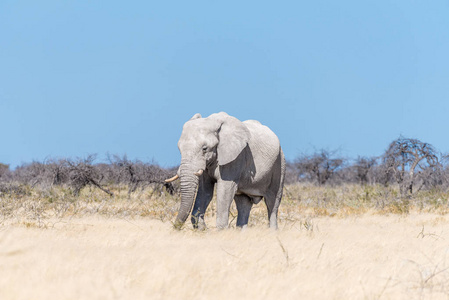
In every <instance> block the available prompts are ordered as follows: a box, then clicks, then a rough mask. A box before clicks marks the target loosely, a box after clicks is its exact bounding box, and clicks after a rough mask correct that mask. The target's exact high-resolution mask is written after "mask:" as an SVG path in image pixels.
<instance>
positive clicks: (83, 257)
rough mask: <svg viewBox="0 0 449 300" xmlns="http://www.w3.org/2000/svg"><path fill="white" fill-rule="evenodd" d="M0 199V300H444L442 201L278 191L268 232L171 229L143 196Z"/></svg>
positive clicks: (92, 193)
mask: <svg viewBox="0 0 449 300" xmlns="http://www.w3.org/2000/svg"><path fill="white" fill-rule="evenodd" d="M112 189H113V191H114V194H115V196H114V197H113V198H111V197H109V196H108V195H107V194H105V193H103V192H102V191H100V190H98V189H94V188H84V189H83V190H82V192H81V195H79V196H74V195H73V193H72V192H71V191H70V189H65V188H62V187H55V188H51V189H40V188H39V187H34V188H30V187H28V186H20V187H16V188H15V189H11V190H10V191H6V192H5V191H4V192H3V193H2V194H0V299H212V298H214V299H300V298H303V299H449V257H448V255H449V214H448V212H449V206H448V199H449V193H446V192H441V191H421V192H419V193H417V194H415V195H414V196H412V197H411V198H408V199H401V198H400V197H399V195H398V190H397V188H394V187H382V186H359V185H343V186H338V187H315V186H312V185H307V184H301V185H300V184H298V185H290V186H287V187H286V189H285V195H284V199H283V202H282V204H281V207H280V213H279V230H278V231H277V232H274V231H271V230H269V229H267V220H266V207H265V205H264V204H263V202H262V203H259V204H258V205H256V206H254V208H253V211H252V214H251V217H250V226H249V228H248V229H247V230H245V231H240V230H238V229H235V218H234V216H235V215H236V211H235V208H234V207H233V208H232V214H231V217H230V220H231V229H230V230H224V231H217V230H215V228H214V224H215V210H214V205H215V203H214V202H212V205H211V207H210V208H209V211H208V215H207V216H206V222H207V223H208V225H209V229H208V230H207V231H205V232H198V231H194V230H192V229H191V225H190V223H188V224H186V225H187V226H185V227H184V228H183V229H182V230H181V231H176V230H174V229H173V228H172V225H171V221H173V220H174V218H175V216H176V211H177V209H178V206H179V198H178V197H177V196H170V195H168V194H167V193H165V192H161V191H160V190H159V189H156V190H153V189H152V188H146V189H144V190H140V191H137V192H135V193H132V194H131V195H128V193H127V188H126V187H122V188H120V187H114V188H112Z"/></svg>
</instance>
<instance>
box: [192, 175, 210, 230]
mask: <svg viewBox="0 0 449 300" xmlns="http://www.w3.org/2000/svg"><path fill="white" fill-rule="evenodd" d="M214 185H215V183H214V182H213V181H212V179H211V178H210V177H209V176H208V175H207V174H206V173H204V174H203V176H202V178H201V179H200V183H199V186H198V192H197V195H196V199H195V204H194V205H193V210H192V218H191V221H192V225H193V228H195V229H200V230H205V229H206V222H205V221H204V214H205V212H206V209H207V207H208V206H209V204H210V201H211V200H212V196H213V194H214Z"/></svg>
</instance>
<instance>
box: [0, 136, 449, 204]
mask: <svg viewBox="0 0 449 300" xmlns="http://www.w3.org/2000/svg"><path fill="white" fill-rule="evenodd" d="M95 161H96V156H95V155H89V156H88V157H87V158H83V159H48V160H46V161H44V162H31V163H28V164H24V165H22V166H20V167H18V168H16V169H15V170H10V169H9V167H8V165H4V164H0V192H8V189H14V188H17V186H18V185H29V186H32V187H34V186H36V185H38V186H40V187H43V188H50V187H52V186H54V185H65V186H68V187H69V188H71V189H72V190H73V193H74V194H75V195H78V194H79V192H80V191H81V189H82V188H84V187H86V186H94V187H97V188H99V189H101V190H103V191H104V192H105V193H107V194H109V195H111V196H112V195H113V193H112V192H111V191H110V189H109V188H110V187H111V186H114V185H119V186H126V187H127V188H128V193H133V192H135V191H136V190H137V189H139V188H145V187H147V186H150V185H154V186H157V187H159V188H162V187H165V189H166V190H167V191H168V192H169V193H175V192H176V189H177V188H176V186H174V185H172V184H169V183H165V182H164V180H165V179H167V178H169V177H171V176H173V175H174V174H175V173H176V170H177V168H172V169H166V168H162V167H160V166H158V165H157V164H156V163H148V162H142V161H139V160H129V159H128V158H127V157H126V155H124V156H118V155H108V156H107V162H106V163H96V162H95ZM447 162H448V160H447V155H444V154H441V153H439V152H437V151H436V149H435V148H434V147H433V146H432V145H430V144H428V143H424V142H421V141H420V140H417V139H410V138H404V137H399V138H398V139H396V140H394V141H393V142H391V143H390V145H389V146H388V148H387V150H386V151H385V152H384V153H383V154H381V155H379V156H377V157H358V158H356V159H348V158H344V157H342V156H341V155H340V154H339V153H338V151H331V150H326V149H320V150H317V151H315V153H312V154H303V155H299V156H298V157H297V158H296V159H295V160H294V161H289V162H288V163H287V173H286V183H287V184H294V183H298V182H306V183H311V184H316V185H340V184H345V183H352V184H361V185H374V184H380V185H392V184H397V185H399V187H400V193H401V195H402V196H409V195H411V194H412V193H414V192H417V191H419V190H422V189H435V188H440V189H448V188H449V164H448V163H447Z"/></svg>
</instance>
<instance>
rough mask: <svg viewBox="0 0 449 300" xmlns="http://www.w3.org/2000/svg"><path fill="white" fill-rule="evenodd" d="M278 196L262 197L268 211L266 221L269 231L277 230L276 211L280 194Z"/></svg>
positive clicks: (279, 201)
mask: <svg viewBox="0 0 449 300" xmlns="http://www.w3.org/2000/svg"><path fill="white" fill-rule="evenodd" d="M278 196H279V195H267V196H265V197H264V200H265V204H266V205H267V210H268V221H269V223H270V228H271V229H278V209H279V204H280V203H281V198H280V197H282V194H281V195H280V197H279V198H278Z"/></svg>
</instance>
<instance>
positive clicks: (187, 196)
mask: <svg viewBox="0 0 449 300" xmlns="http://www.w3.org/2000/svg"><path fill="white" fill-rule="evenodd" d="M197 170H198V169H196V170H195V169H194V168H189V167H184V166H182V164H181V168H180V178H181V206H180V207H179V211H178V216H177V217H176V221H175V224H174V226H175V228H176V229H180V228H181V227H182V226H183V225H184V223H185V221H186V220H187V217H188V216H189V214H190V211H191V210H192V206H193V202H194V200H195V197H196V192H197V189H198V183H199V178H198V175H196V174H195V172H196V171H197Z"/></svg>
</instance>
